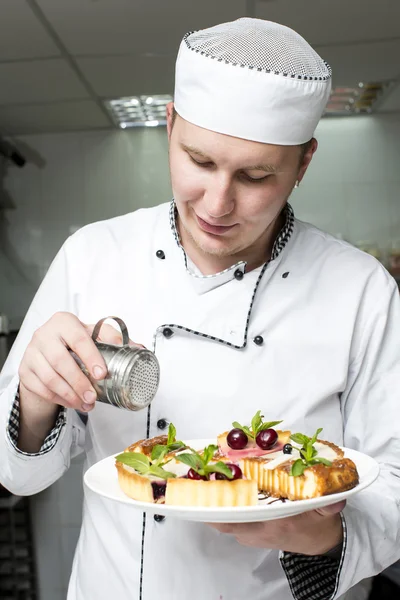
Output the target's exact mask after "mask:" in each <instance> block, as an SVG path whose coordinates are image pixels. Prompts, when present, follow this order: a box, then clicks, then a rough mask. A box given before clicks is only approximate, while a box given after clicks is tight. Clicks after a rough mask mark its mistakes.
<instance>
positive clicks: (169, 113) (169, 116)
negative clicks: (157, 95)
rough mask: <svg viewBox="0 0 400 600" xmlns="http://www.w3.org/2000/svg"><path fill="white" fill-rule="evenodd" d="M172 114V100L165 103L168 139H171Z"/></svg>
mask: <svg viewBox="0 0 400 600" xmlns="http://www.w3.org/2000/svg"><path fill="white" fill-rule="evenodd" d="M173 115H174V103H173V102H168V104H167V134H168V140H170V139H171V133H172V125H173Z"/></svg>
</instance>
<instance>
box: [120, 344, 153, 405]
mask: <svg viewBox="0 0 400 600" xmlns="http://www.w3.org/2000/svg"><path fill="white" fill-rule="evenodd" d="M159 377H160V371H159V366H158V361H157V360H156V358H155V356H154V354H153V353H152V352H149V351H148V350H140V352H139V353H138V354H136V356H135V358H134V360H133V361H132V363H131V365H130V370H129V372H128V373H127V379H126V381H125V389H126V392H127V396H126V398H125V403H126V406H125V408H129V405H131V404H133V403H134V404H135V405H139V406H143V407H145V406H147V405H148V404H150V402H151V401H152V399H153V398H154V396H155V394H156V391H157V388H158V384H159Z"/></svg>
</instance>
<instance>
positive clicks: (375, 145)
mask: <svg viewBox="0 0 400 600" xmlns="http://www.w3.org/2000/svg"><path fill="white" fill-rule="evenodd" d="M317 137H318V139H319V142H320V149H319V151H318V153H317V155H316V156H315V159H314V163H313V165H312V168H311V169H310V172H309V174H308V175H307V177H306V179H305V180H304V183H302V185H301V186H300V188H299V189H298V190H295V191H294V192H293V196H292V204H293V206H294V208H295V212H296V214H297V216H298V217H299V218H301V219H304V220H307V221H311V222H313V223H315V224H316V225H318V226H319V227H321V228H323V229H326V230H328V231H330V232H332V233H334V234H340V235H341V236H342V237H344V238H345V239H348V240H349V241H351V242H353V243H360V242H363V243H367V242H369V243H372V244H377V245H379V246H381V247H382V248H383V249H385V248H388V247H390V246H391V244H394V245H396V246H398V245H400V242H399V240H400V199H399V190H400V168H399V165H398V163H399V162H400V115H386V116H379V117H360V118H352V119H332V120H323V121H322V122H321V124H320V126H319V129H318V132H317ZM18 143H19V144H20V145H21V146H22V147H23V148H25V151H26V152H27V153H28V155H29V156H30V158H31V160H32V161H33V164H30V165H29V166H27V167H25V168H24V169H22V170H17V169H16V168H10V169H9V170H8V172H7V174H6V176H5V179H4V181H3V187H4V189H5V190H6V192H7V193H8V195H9V197H10V198H11V200H12V202H13V203H14V205H15V207H16V208H15V209H13V210H7V211H6V213H5V217H6V221H4V220H3V224H2V227H3V229H2V230H0V232H1V235H2V244H3V246H4V247H5V250H6V253H7V255H8V256H9V257H10V260H12V261H13V262H14V263H16V264H17V265H18V269H19V273H20V277H21V278H22V279H23V280H24V281H25V283H26V287H25V289H24V290H23V291H22V293H19V294H17V295H16V288H11V286H7V284H6V283H5V279H4V277H3V279H2V275H1V269H0V290H1V294H0V301H1V303H2V304H4V308H3V307H2V306H0V310H4V311H5V312H8V313H9V314H12V315H14V316H15V317H18V316H19V315H21V316H22V315H23V313H24V312H25V310H26V308H27V306H28V304H29V301H30V299H31V294H32V293H33V290H34V289H35V288H36V287H37V285H38V284H39V281H40V280H41V278H42V277H43V275H44V273H45V272H46V270H47V268H48V266H49V263H50V261H51V259H52V257H53V256H54V254H55V252H56V251H57V249H58V248H59V246H60V245H61V244H62V242H63V240H64V239H65V238H66V237H67V236H68V235H69V234H70V233H71V232H73V231H74V230H76V228H78V227H80V226H82V225H84V224H86V223H88V222H91V221H95V220H98V219H105V218H108V217H111V216H113V215H117V214H122V213H125V212H128V211H131V210H134V209H135V208H138V207H142V206H152V205H155V204H158V203H159V202H163V201H167V200H169V198H170V195H171V192H170V188H169V175H168V163H167V140H166V134H165V130H164V129H150V128H146V129H140V130H135V131H124V132H118V131H115V132H114V131H112V132H110V131H99V132H83V133H76V134H63V135H41V136H30V137H25V138H21V139H20V140H18ZM0 189H1V185H0ZM20 289H21V290H22V287H21V288H20ZM81 471H82V462H81V459H79V458H78V459H76V460H75V461H74V463H73V465H72V467H71V469H70V471H69V472H68V473H67V474H66V475H65V476H64V477H63V478H62V479H61V480H60V481H59V482H57V483H56V484H55V485H53V486H52V487H51V488H50V489H49V490H46V491H44V492H43V493H41V494H38V495H37V496H36V497H35V498H33V501H32V509H33V514H34V524H35V534H36V536H35V537H36V549H37V556H38V567H39V581H40V587H41V600H64V599H65V596H66V587H67V582H68V576H69V572H70V569H71V563H72V555H73V550H74V546H75V543H76V540H77V536H78V532H79V524H80V519H81V497H82V484H81ZM88 560H90V557H88Z"/></svg>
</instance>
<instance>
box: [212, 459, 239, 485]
mask: <svg viewBox="0 0 400 600" xmlns="http://www.w3.org/2000/svg"><path fill="white" fill-rule="evenodd" d="M226 466H227V467H229V468H230V470H231V471H232V475H233V477H232V479H230V478H229V477H227V476H226V475H224V474H223V473H215V479H228V481H233V480H234V479H242V477H243V473H242V469H241V468H240V467H239V466H238V465H234V464H233V463H226Z"/></svg>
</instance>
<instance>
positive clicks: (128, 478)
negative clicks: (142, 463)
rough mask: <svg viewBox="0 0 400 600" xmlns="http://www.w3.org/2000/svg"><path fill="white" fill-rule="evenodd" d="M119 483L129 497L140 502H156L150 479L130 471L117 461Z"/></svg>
mask: <svg viewBox="0 0 400 600" xmlns="http://www.w3.org/2000/svg"><path fill="white" fill-rule="evenodd" d="M115 466H116V467H117V471H118V483H119V485H120V487H121V489H122V491H123V492H124V494H126V495H127V496H129V497H130V498H132V499H133V500H139V501H140V502H154V495H153V488H152V485H151V481H150V479H149V478H148V477H144V476H143V475H139V474H138V473H136V472H135V471H134V470H133V469H132V471H131V470H128V469H127V468H126V466H125V465H123V464H122V463H121V462H119V461H116V463H115Z"/></svg>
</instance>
